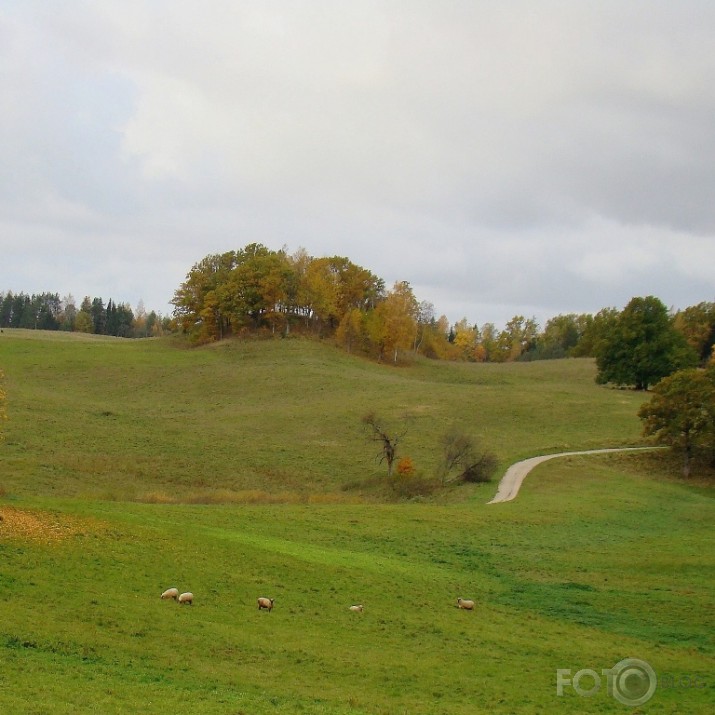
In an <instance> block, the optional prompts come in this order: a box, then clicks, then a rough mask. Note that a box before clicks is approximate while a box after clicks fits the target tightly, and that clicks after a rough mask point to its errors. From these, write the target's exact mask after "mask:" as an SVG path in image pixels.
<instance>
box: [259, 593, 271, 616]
mask: <svg viewBox="0 0 715 715" xmlns="http://www.w3.org/2000/svg"><path fill="white" fill-rule="evenodd" d="M274 600H275V599H273V598H265V597H263V596H261V598H259V599H258V610H259V611H260V610H261V609H262V608H265V609H267V610H268V613H270V612H271V611H272V610H273V601H274Z"/></svg>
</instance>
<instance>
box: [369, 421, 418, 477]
mask: <svg viewBox="0 0 715 715" xmlns="http://www.w3.org/2000/svg"><path fill="white" fill-rule="evenodd" d="M362 423H363V425H364V426H365V429H366V430H367V431H368V435H369V437H370V439H371V440H372V441H373V442H377V443H378V444H379V445H380V451H379V452H378V454H377V459H378V461H379V463H380V464H382V463H383V462H385V463H386V464H387V476H388V477H391V476H392V465H393V464H394V462H395V459H396V458H397V445H398V444H399V443H400V441H401V440H402V438H403V437H404V436H405V434H407V426H405V428H404V429H403V431H402V432H401V433H399V434H397V435H396V434H395V433H394V432H393V430H392V429H389V428H388V426H387V425H386V424H385V421H384V420H383V419H382V418H381V417H378V416H377V415H376V414H375V413H374V412H368V413H367V414H366V415H365V416H364V417H363V418H362Z"/></svg>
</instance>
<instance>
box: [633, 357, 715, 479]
mask: <svg viewBox="0 0 715 715" xmlns="http://www.w3.org/2000/svg"><path fill="white" fill-rule="evenodd" d="M638 416H639V417H640V419H641V420H642V421H643V432H644V434H645V435H648V436H654V437H655V439H656V441H657V442H658V443H660V444H665V445H668V446H670V447H671V448H673V449H674V450H676V451H679V452H681V454H682V457H683V475H684V476H686V477H687V476H689V475H690V464H691V460H692V457H693V452H694V451H695V450H696V449H699V448H702V449H705V450H708V451H709V452H710V453H711V454H713V450H715V368H709V369H708V370H702V369H698V368H691V369H687V370H679V371H678V372H675V373H673V374H672V375H670V376H669V377H665V378H663V379H662V380H661V381H660V382H659V383H658V384H657V385H656V386H655V387H654V388H653V396H652V397H651V399H650V402H647V403H645V404H644V405H642V406H641V408H640V410H639V412H638Z"/></svg>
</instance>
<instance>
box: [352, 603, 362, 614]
mask: <svg viewBox="0 0 715 715" xmlns="http://www.w3.org/2000/svg"><path fill="white" fill-rule="evenodd" d="M350 610H351V611H355V613H362V603H358V604H356V605H354V606H350Z"/></svg>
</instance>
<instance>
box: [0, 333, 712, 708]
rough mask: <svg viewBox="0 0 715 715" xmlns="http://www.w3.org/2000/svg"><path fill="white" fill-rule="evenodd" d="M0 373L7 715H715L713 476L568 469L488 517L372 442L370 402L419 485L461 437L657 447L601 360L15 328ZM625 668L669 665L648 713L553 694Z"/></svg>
mask: <svg viewBox="0 0 715 715" xmlns="http://www.w3.org/2000/svg"><path fill="white" fill-rule="evenodd" d="M0 369H2V370H3V371H4V372H5V375H6V379H5V387H6V390H7V393H8V404H7V409H8V415H9V420H8V421H7V423H6V424H5V426H4V429H5V436H6V439H5V441H4V442H2V443H0V516H1V517H2V520H1V521H0V555H1V558H0V598H2V603H3V616H2V619H1V620H0V712H8V713H10V712H12V713H37V714H38V715H39V714H40V713H47V714H48V715H49V714H52V715H54V714H55V713H85V712H86V713H92V712H102V713H128V712H142V713H160V712H161V713H163V712H166V711H167V710H170V709H179V708H181V709H184V710H189V711H194V712H199V713H209V714H210V713H217V714H218V713H221V714H223V713H231V714H233V715H238V713H244V714H246V715H261V714H262V713H326V714H333V713H334V714H342V713H345V714H347V713H357V714H358V715H359V714H364V715H368V714H369V715H374V714H378V713H385V714H388V713H389V714H390V715H395V714H399V713H409V714H410V715H411V714H412V713H416V714H419V713H435V714H436V713H444V715H461V714H465V715H466V714H467V713H469V714H470V715H471V714H472V713H482V712H483V713H554V712H555V713H559V712H563V713H572V712H583V713H611V712H613V713H624V712H625V713H634V712H658V713H684V712H687V713H709V712H712V711H713V710H715V677H713V675H712V674H713V672H715V667H714V666H715V643H714V642H713V633H715V613H714V610H715V609H714V607H713V603H715V598H714V596H715V593H714V591H715V589H714V587H713V566H714V565H715V548H713V547H714V546H715V544H714V543H713V542H714V541H715V537H714V536H713V530H712V524H713V517H714V516H715V502H714V501H713V496H715V491H714V490H713V487H712V485H711V483H710V482H709V481H708V480H705V479H701V480H697V479H694V480H690V481H687V482H686V481H683V480H682V479H679V478H678V477H677V476H674V475H675V474H677V470H676V469H674V468H673V465H672V464H671V462H670V461H669V459H668V458H667V456H666V455H664V454H663V453H660V452H657V453H638V454H634V453H623V454H610V455H598V456H595V455H593V456H581V457H577V456H573V457H568V458H563V459H558V460H552V461H550V462H546V463H545V464H543V465H541V466H539V467H538V468H537V469H536V470H535V471H534V472H533V473H532V474H531V475H530V476H529V477H528V478H527V480H526V481H525V483H524V486H523V487H522V491H521V493H520V495H519V497H518V498H517V499H516V500H515V501H513V502H509V503H506V504H501V505H487V504H486V502H487V501H489V499H490V498H491V497H492V496H493V495H494V493H495V491H496V486H497V482H496V481H494V482H493V483H491V484H482V485H463V486H454V485H453V486H451V487H448V488H447V489H444V490H440V491H438V492H435V493H433V494H431V495H429V496H421V497H418V498H416V499H410V500H405V499H400V498H398V496H397V495H396V494H395V492H394V490H392V489H391V488H390V487H389V485H387V484H386V482H387V479H386V470H385V468H384V465H380V464H378V463H377V461H376V459H375V446H374V445H373V444H371V443H370V442H369V441H368V440H367V439H366V436H365V434H364V433H363V431H362V427H361V424H360V418H361V416H362V415H363V414H364V413H365V412H367V411H369V410H375V411H376V412H377V413H378V414H381V415H384V416H385V418H386V419H389V420H391V421H392V422H393V423H394V424H395V425H396V426H398V428H401V426H402V425H403V424H404V425H407V433H406V435H405V437H404V441H403V443H402V445H401V448H402V450H403V454H406V455H409V456H410V457H411V458H412V459H413V461H414V463H415V465H416V467H417V471H418V474H417V477H416V478H420V477H422V478H431V476H432V475H433V474H434V472H435V470H436V467H437V465H438V462H439V448H438V441H439V436H440V434H442V433H443V432H444V431H445V430H446V429H447V428H448V427H449V426H451V425H452V424H457V425H459V426H460V427H461V428H462V429H464V430H465V431H467V432H469V433H470V434H473V435H474V436H475V437H478V438H479V439H480V440H481V442H482V444H483V445H484V446H485V447H487V448H489V449H490V450H492V451H494V452H495V453H496V455H497V456H498V459H499V464H500V474H501V473H503V471H504V470H505V469H506V468H507V466H508V465H509V464H510V463H511V462H513V461H516V460H518V459H521V458H525V457H529V456H533V455H535V454H543V453H549V452H555V451H566V450H570V449H574V450H576V449H589V448H597V447H618V446H630V445H638V444H640V443H641V441H640V440H641V438H640V423H639V421H638V419H637V417H636V413H637V409H638V406H639V405H640V404H641V403H642V402H643V400H644V395H642V394H638V393H634V392H631V391H625V390H611V389H607V388H604V387H600V386H597V385H596V384H595V383H594V380H593V378H594V375H595V366H594V365H593V363H592V362H591V361H590V360H583V359H580V360H559V361H549V362H542V363H526V364H504V365H467V364H446V363H435V362H429V361H423V360H420V361H417V362H416V363H414V364H412V365H408V366H404V367H400V368H394V367H388V366H382V365H376V364H374V363H370V362H367V361H364V360H361V359H359V358H355V357H351V356H349V355H346V354H344V353H342V352H340V351H337V350H335V349H334V348H332V347H331V346H330V345H324V344H320V343H315V342H310V341H306V340H301V339H295V340H275V341H273V340H266V341H258V340H256V341H231V342H226V343H219V344H216V345H213V346H209V347H205V348H200V349H186V348H185V347H184V346H183V345H182V344H181V343H179V342H177V341H173V340H166V339H162V340H146V341H127V340H118V339H110V338H92V337H85V338H80V337H78V336H74V335H64V334H48V333H34V332H29V331H8V330H6V331H5V332H4V333H3V335H2V336H0ZM405 416H407V417H408V419H407V420H405ZM497 478H498V477H497ZM169 586H177V587H178V588H179V589H180V590H190V591H192V592H193V593H194V595H195V602H194V605H193V606H179V605H177V604H175V603H174V602H172V601H162V600H160V598H159V595H160V594H161V592H162V591H163V590H164V589H165V588H168V587H169ZM263 595H265V596H271V597H274V598H275V603H276V606H275V609H274V610H273V611H272V612H271V613H270V614H269V613H267V612H259V611H258V610H257V608H256V598H257V597H258V596H263ZM458 596H463V597H466V598H473V599H475V600H476V602H477V608H476V610H475V611H474V612H466V611H462V610H459V609H457V608H456V607H455V603H456V598H457V597H458ZM358 602H359V603H363V604H364V605H365V610H364V612H363V613H361V614H359V613H357V614H356V613H352V612H350V611H349V610H348V606H349V605H350V604H351V603H358ZM627 657H633V658H639V659H642V660H645V661H647V662H648V663H649V664H650V665H651V666H652V667H653V669H654V670H655V672H656V673H657V674H658V677H659V681H660V682H659V687H658V688H657V690H656V692H655V694H654V695H653V697H652V698H651V699H650V700H649V701H648V702H647V703H646V704H644V705H642V706H640V707H630V706H627V705H624V704H622V703H620V702H619V701H618V700H616V699H615V698H614V697H612V696H611V695H609V694H608V693H607V692H606V691H607V687H606V679H605V677H604V678H603V683H602V687H601V688H600V690H599V691H598V692H595V693H594V694H593V695H592V696H591V697H582V696H580V695H579V694H578V693H577V692H576V691H575V690H574V688H573V687H569V686H567V687H565V688H564V692H563V695H561V696H559V695H558V694H557V689H556V685H557V670H558V669H570V670H571V674H572V676H574V675H576V673H577V672H578V671H579V670H580V669H583V668H590V669H593V670H594V671H596V672H597V673H601V670H603V669H607V668H611V667H612V666H614V665H615V664H616V663H617V662H619V661H620V660H622V659H624V658H627ZM593 682H594V681H593V680H589V679H588V677H586V678H584V679H583V680H582V682H581V687H582V688H590V687H591V685H592V684H593Z"/></svg>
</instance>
